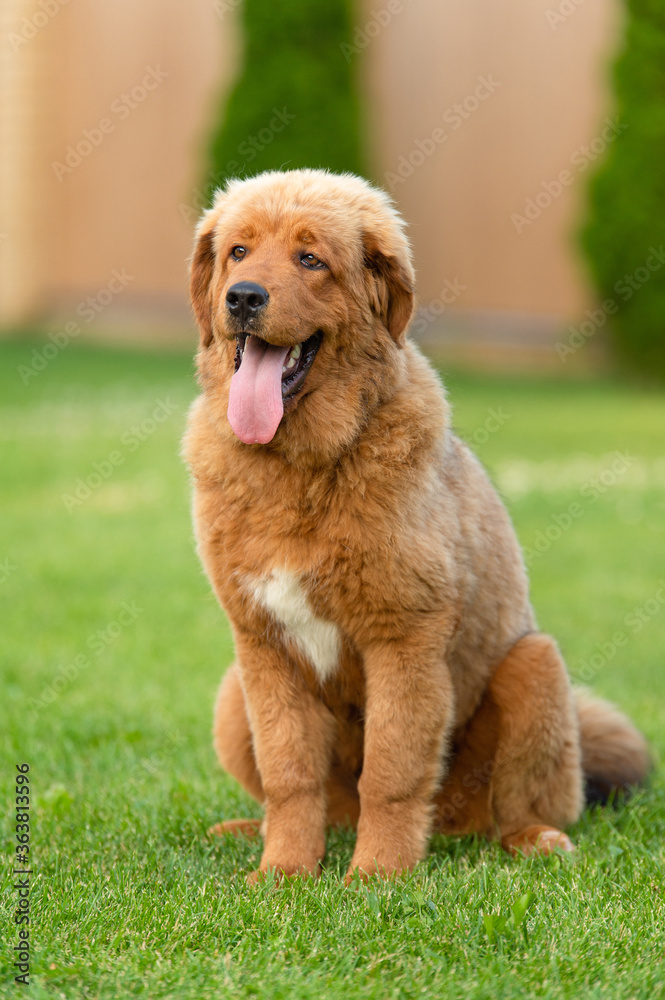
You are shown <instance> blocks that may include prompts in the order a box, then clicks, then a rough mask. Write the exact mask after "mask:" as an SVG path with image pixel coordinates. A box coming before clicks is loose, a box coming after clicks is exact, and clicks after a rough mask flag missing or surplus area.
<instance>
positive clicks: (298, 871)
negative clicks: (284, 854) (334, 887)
mask: <svg viewBox="0 0 665 1000" xmlns="http://www.w3.org/2000/svg"><path fill="white" fill-rule="evenodd" d="M320 874H321V865H320V864H318V863H317V864H316V865H314V866H313V867H309V866H308V865H303V864H283V865H280V864H275V865H267V864H266V865H264V864H263V862H262V863H261V867H260V868H256V869H255V870H254V871H253V872H249V874H248V875H246V876H245V882H246V883H247V885H258V884H259V883H260V882H266V881H268V880H270V879H273V880H276V881H278V882H281V881H282V879H283V878H290V877H292V876H294V875H297V876H300V877H301V878H318V877H319V875H320Z"/></svg>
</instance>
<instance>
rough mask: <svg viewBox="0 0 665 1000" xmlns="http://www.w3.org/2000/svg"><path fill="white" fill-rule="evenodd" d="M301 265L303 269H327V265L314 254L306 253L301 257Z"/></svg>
mask: <svg viewBox="0 0 665 1000" xmlns="http://www.w3.org/2000/svg"><path fill="white" fill-rule="evenodd" d="M300 263H301V264H302V265H303V267H312V268H314V267H325V266H326V265H325V264H324V263H323V261H322V260H319V258H318V257H315V256H314V254H313V253H304V254H302V255H301V257H300Z"/></svg>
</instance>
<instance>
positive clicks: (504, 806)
mask: <svg viewBox="0 0 665 1000" xmlns="http://www.w3.org/2000/svg"><path fill="white" fill-rule="evenodd" d="M435 801H436V817H437V822H436V826H437V828H438V829H440V830H442V831H443V832H444V833H468V832H479V833H484V834H487V835H488V836H490V837H492V836H497V835H498V836H499V837H500V838H501V843H502V844H503V846H504V847H505V848H506V849H507V850H509V851H511V852H512V853H515V854H516V853H523V854H532V853H533V852H534V851H537V852H539V853H543V854H549V853H550V852H551V851H552V850H553V849H554V848H555V847H561V848H563V849H564V850H572V844H571V842H570V840H569V839H568V837H567V836H566V835H565V834H564V833H563V832H562V829H563V828H564V827H565V826H567V825H568V824H569V823H572V822H574V821H575V820H576V819H577V817H578V816H579V814H580V811H581V809H582V805H583V793H582V771H581V763H580V746H579V735H578V727H577V717H576V713H575V708H574V703H573V698H572V692H571V690H570V685H569V681H568V676H567V673H566V668H565V665H564V663H563V660H562V659H561V655H560V653H559V651H558V649H557V647H556V644H555V642H554V640H553V639H552V638H550V636H547V635H540V634H536V633H534V634H531V635H527V636H525V637H524V638H522V639H520V640H519V642H517V643H516V644H515V646H513V648H512V649H511V650H510V652H509V653H508V655H507V656H506V658H505V659H504V660H503V661H502V662H501V664H500V665H499V666H498V668H497V669H496V671H495V673H494V675H493V676H492V679H491V681H490V683H489V686H488V689H487V692H486V693H485V697H484V699H483V702H482V703H481V705H480V707H479V709H478V711H477V712H476V714H475V716H474V717H473V719H472V720H471V722H470V723H469V725H468V726H467V728H466V730H465V732H464V733H463V734H462V736H461V741H460V746H459V748H458V752H457V754H456V756H455V758H454V760H453V762H452V765H451V770H450V773H449V775H448V776H447V778H446V781H445V782H444V784H443V786H442V788H441V790H440V792H439V793H438V794H437V795H436V798H435Z"/></svg>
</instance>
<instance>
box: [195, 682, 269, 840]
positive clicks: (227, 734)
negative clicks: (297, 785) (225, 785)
mask: <svg viewBox="0 0 665 1000" xmlns="http://www.w3.org/2000/svg"><path fill="white" fill-rule="evenodd" d="M213 744H214V747H215V751H216V753H217V756H218V758H219V762H220V764H221V765H222V767H223V768H224V770H225V771H228V773H229V774H231V775H232V776H233V777H234V778H235V779H236V781H239V782H240V784H241V785H242V786H243V788H244V789H245V790H246V791H248V792H249V794H250V795H251V796H252V798H255V799H256V800H257V802H263V799H264V794H263V787H262V785H261V775H260V774H259V772H258V768H257V766H256V758H255V757H254V748H253V746H252V731H251V729H250V728H249V720H248V718H247V710H246V708H245V696H244V695H243V693H242V687H241V686H240V677H239V675H238V668H237V666H236V665H235V664H233V666H231V667H229V669H228V670H227V672H226V674H225V675H224V678H223V680H222V683H221V684H220V687H219V692H218V694H217V701H216V702H215V716H214V723H213ZM261 822H262V820H260V819H229V820H225V821H223V822H222V823H215V825H214V826H212V827H210V829H209V830H208V835H209V836H220V835H222V834H224V833H233V834H236V835H238V836H239V835H243V836H246V837H251V836H254V835H255V834H257V833H258V832H259V830H260V828H261Z"/></svg>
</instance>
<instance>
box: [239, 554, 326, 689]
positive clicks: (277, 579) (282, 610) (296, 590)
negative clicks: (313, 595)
mask: <svg viewBox="0 0 665 1000" xmlns="http://www.w3.org/2000/svg"><path fill="white" fill-rule="evenodd" d="M249 586H250V589H251V591H252V593H253V595H254V598H255V599H256V601H258V603H259V604H260V605H261V606H262V607H264V608H265V609H266V611H269V612H270V613H271V614H272V615H273V616H274V618H275V619H276V620H277V621H278V622H279V624H280V625H282V626H283V628H284V631H285V632H286V635H287V637H288V638H289V639H290V640H291V642H293V643H294V644H295V645H296V646H297V647H298V649H299V650H300V652H301V653H304V655H305V656H306V657H307V658H308V659H309V660H310V661H311V663H312V666H313V667H314V669H315V670H316V672H317V674H318V675H319V677H320V678H321V680H322V681H325V680H327V679H328V677H330V676H331V675H332V674H333V673H334V671H335V668H336V667H337V664H338V662H339V642H340V640H339V629H338V628H337V626H336V625H333V624H332V623H331V622H327V621H325V620H324V619H323V618H319V617H317V615H315V614H314V612H313V611H312V609H311V608H310V606H309V603H308V601H307V594H306V593H305V591H304V589H303V587H302V586H301V584H300V578H299V577H298V576H297V575H296V574H295V573H290V572H289V571H288V570H285V569H274V570H273V571H272V573H271V574H270V576H268V577H265V578H264V579H262V580H252V581H251V582H250V584H249Z"/></svg>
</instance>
